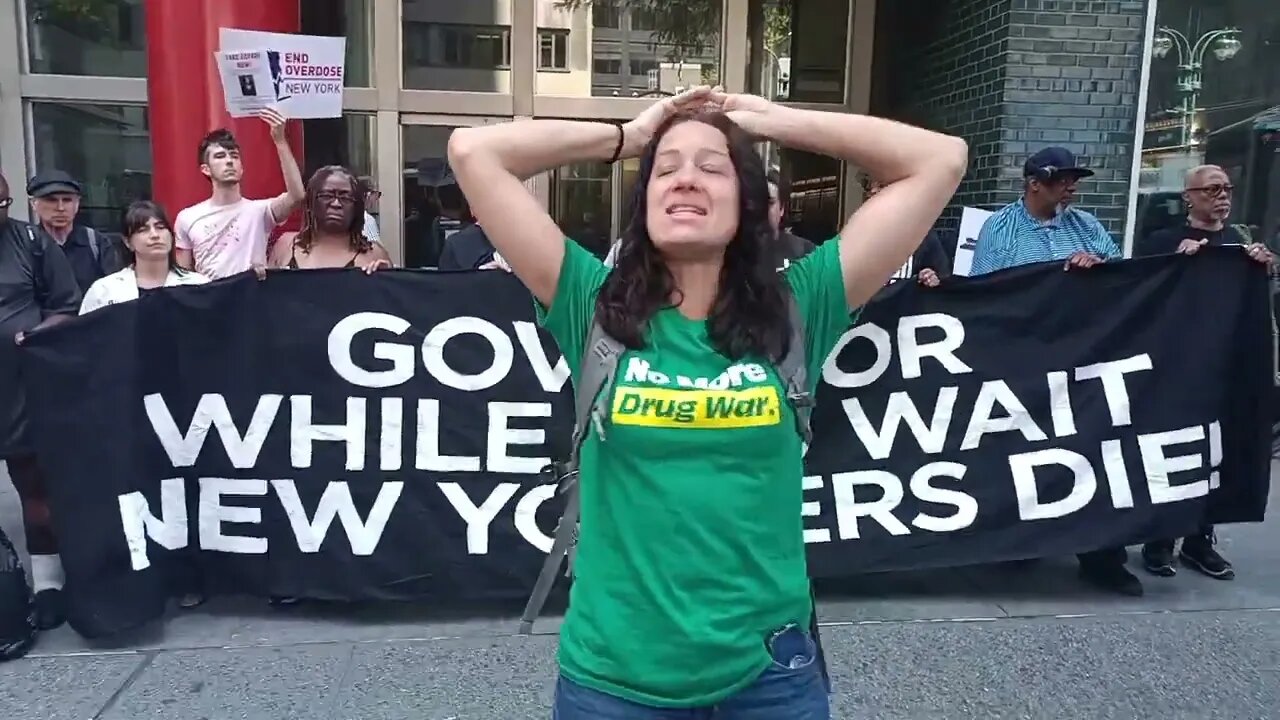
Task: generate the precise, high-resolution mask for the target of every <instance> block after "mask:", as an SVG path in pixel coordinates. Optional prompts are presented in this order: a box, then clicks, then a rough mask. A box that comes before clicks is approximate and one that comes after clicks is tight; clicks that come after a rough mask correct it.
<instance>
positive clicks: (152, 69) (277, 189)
mask: <svg viewBox="0 0 1280 720" xmlns="http://www.w3.org/2000/svg"><path fill="white" fill-rule="evenodd" d="M298 3H299V0H146V13H145V14H146V18H147V103H148V115H149V120H150V125H151V157H152V167H153V170H152V173H153V174H152V184H151V186H152V194H153V196H154V197H155V199H156V200H157V201H158V202H160V203H161V204H163V205H164V206H165V208H166V209H167V210H168V211H169V215H170V217H173V216H175V215H177V214H178V211H179V210H181V209H182V208H184V207H187V206H188V205H192V204H194V203H197V202H200V201H201V200H204V199H206V198H208V197H209V180H208V178H206V177H205V176H204V175H202V174H201V173H200V163H199V158H198V157H197V149H198V148H199V145H200V139H201V138H202V137H204V135H205V134H206V133H208V132H209V131H210V130H213V129H215V128H219V127H225V128H227V129H229V130H231V132H233V133H234V134H235V136H236V140H237V141H239V143H240V147H241V154H242V156H243V158H244V164H245V175H244V181H243V183H242V190H243V192H244V195H245V197H248V198H267V197H273V196H275V195H279V194H280V193H281V192H284V178H283V177H282V176H281V174H280V163H279V160H278V159H277V155H276V150H275V145H274V144H273V143H272V142H271V136H270V134H269V133H268V130H267V127H266V125H265V124H263V122H262V121H261V120H258V119H257V118H240V119H232V118H231V116H230V115H228V114H227V111H226V104H225V102H224V100H223V96H222V81H221V79H220V78H219V77H218V68H217V66H216V65H215V63H214V58H213V53H214V51H216V50H218V45H219V42H218V29H219V28H223V27H226V28H236V29H239V30H263V31H267V32H283V33H296V32H298V31H299V29H300V26H301V17H300V16H301V11H300V8H299V4H298ZM288 133H289V142H290V145H291V146H292V147H293V151H294V154H295V155H296V156H297V158H298V163H299V165H302V164H303V162H302V158H303V153H302V124H301V122H299V121H293V122H290V124H289V130H288ZM304 179H305V178H304ZM291 223H292V220H291Z"/></svg>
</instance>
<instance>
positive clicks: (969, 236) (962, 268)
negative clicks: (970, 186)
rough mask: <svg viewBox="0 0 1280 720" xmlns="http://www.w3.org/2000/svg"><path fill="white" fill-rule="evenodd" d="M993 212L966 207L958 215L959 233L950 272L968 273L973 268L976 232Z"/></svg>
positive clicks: (976, 241)
mask: <svg viewBox="0 0 1280 720" xmlns="http://www.w3.org/2000/svg"><path fill="white" fill-rule="evenodd" d="M994 214H995V213H993V212H991V211H990V210H983V209H982V208H973V207H967V208H965V209H964V213H963V214H962V215H961V216H960V234H959V235H957V236H956V256H955V258H954V259H953V261H952V267H951V274H953V275H966V276H967V275H968V274H969V271H970V270H972V269H973V251H974V250H975V249H976V248H977V247H978V233H980V232H982V226H983V225H984V224H986V222H987V218H989V217H991V216H992V215H994Z"/></svg>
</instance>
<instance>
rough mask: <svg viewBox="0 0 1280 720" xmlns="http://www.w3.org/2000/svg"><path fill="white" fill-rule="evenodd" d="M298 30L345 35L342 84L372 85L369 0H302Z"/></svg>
mask: <svg viewBox="0 0 1280 720" xmlns="http://www.w3.org/2000/svg"><path fill="white" fill-rule="evenodd" d="M301 13H302V33H303V34H304V35H330V36H334V37H345V38H346V39H347V58H346V76H345V85H346V86H347V87H372V86H373V0H306V2H304V3H302V4H301Z"/></svg>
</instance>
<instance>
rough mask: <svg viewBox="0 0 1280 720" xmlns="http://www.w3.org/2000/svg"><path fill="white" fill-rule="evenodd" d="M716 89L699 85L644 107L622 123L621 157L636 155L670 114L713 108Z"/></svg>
mask: <svg viewBox="0 0 1280 720" xmlns="http://www.w3.org/2000/svg"><path fill="white" fill-rule="evenodd" d="M718 90H719V88H712V87H710V86H709V85H699V86H698V87H694V88H690V89H688V90H685V91H684V92H682V93H680V94H678V95H672V96H671V97H664V98H661V99H659V100H658V101H657V102H655V103H653V104H652V105H650V106H649V107H647V108H645V109H644V110H643V111H642V112H641V113H640V114H639V115H637V116H636V117H635V119H634V120H630V121H628V122H626V123H623V125H622V138H623V142H622V157H636V156H638V155H639V154H640V152H641V151H642V150H644V147H645V146H646V145H648V144H649V141H650V140H652V139H653V134H654V133H656V132H657V131H658V128H659V127H660V126H661V125H662V123H663V122H665V121H666V120H667V118H669V117H671V116H672V115H675V114H676V113H679V112H682V111H685V110H692V109H694V108H697V107H700V106H704V105H712V106H713V109H715V108H714V105H715V103H714V102H713V101H712V97H713V93H714V92H716V91H718Z"/></svg>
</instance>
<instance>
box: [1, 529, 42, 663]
mask: <svg viewBox="0 0 1280 720" xmlns="http://www.w3.org/2000/svg"><path fill="white" fill-rule="evenodd" d="M35 644H36V617H35V601H34V599H33V597H32V593H31V585H29V584H28V583H27V571H26V568H24V567H23V566H22V558H21V557H19V556H18V551H17V549H15V548H14V547H13V543H11V542H9V537H8V536H7V535H5V534H4V531H3V530H0V662H3V661H5V660H17V659H18V658H20V657H22V656H24V655H26V654H27V653H28V652H30V651H31V648H32V646H34V645H35Z"/></svg>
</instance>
